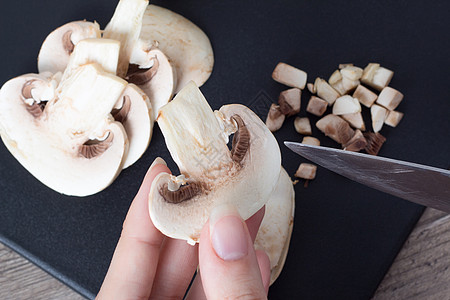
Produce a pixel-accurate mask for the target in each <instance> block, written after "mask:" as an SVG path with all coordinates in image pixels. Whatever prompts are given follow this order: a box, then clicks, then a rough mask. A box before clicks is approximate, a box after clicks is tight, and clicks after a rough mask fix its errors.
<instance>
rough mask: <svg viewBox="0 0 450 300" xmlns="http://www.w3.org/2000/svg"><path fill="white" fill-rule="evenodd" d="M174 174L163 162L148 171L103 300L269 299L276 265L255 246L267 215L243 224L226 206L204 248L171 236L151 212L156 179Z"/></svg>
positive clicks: (208, 228) (205, 233)
mask: <svg viewBox="0 0 450 300" xmlns="http://www.w3.org/2000/svg"><path fill="white" fill-rule="evenodd" d="M161 172H168V173H169V172H170V171H169V169H168V168H167V166H166V164H165V162H164V161H163V160H162V159H156V160H155V161H154V163H153V164H152V166H151V167H150V169H149V170H148V172H147V174H146V176H145V178H144V181H143V183H142V185H141V188H140V189H139V191H138V193H137V195H136V197H135V198H134V200H133V202H132V204H131V206H130V209H129V211H128V214H127V217H126V219H125V222H124V224H123V229H122V234H121V236H120V239H119V241H118V243H117V247H116V250H115V252H114V256H113V258H112V261H111V264H110V267H109V270H108V273H107V274H106V277H105V279H104V282H103V284H102V287H101V289H100V292H99V294H98V295H97V299H149V298H150V299H183V297H184V296H185V294H186V290H187V289H188V287H189V284H190V282H191V280H192V277H193V275H194V273H195V271H196V269H197V266H199V269H200V273H201V276H199V275H198V274H197V276H196V278H195V280H194V282H193V284H192V286H191V288H190V290H189V293H188V295H187V297H186V298H187V299H234V298H240V299H241V298H244V299H247V298H248V299H265V298H267V291H268V287H269V278H270V262H269V258H268V257H267V255H266V254H265V253H264V252H263V251H255V250H254V248H253V241H254V239H255V237H256V233H257V231H258V228H259V225H260V224H261V221H262V218H263V216H264V209H261V210H260V211H259V212H257V213H256V214H255V215H254V216H252V217H251V218H250V219H248V220H247V221H246V222H243V221H242V219H241V218H240V216H239V215H238V214H237V212H236V210H235V209H233V208H232V207H228V206H220V207H218V208H217V209H215V210H214V211H213V212H212V213H211V217H210V220H209V221H208V222H207V224H205V226H204V228H203V230H202V233H201V237H200V243H199V245H196V246H190V245H188V244H187V243H186V242H185V241H183V240H175V239H171V238H168V237H165V236H164V235H163V234H162V233H161V232H160V231H159V230H158V229H156V228H155V226H154V225H153V223H152V221H151V219H150V217H149V213H148V194H149V191H150V187H151V183H152V181H153V179H154V178H155V177H156V176H157V175H158V174H159V173H161Z"/></svg>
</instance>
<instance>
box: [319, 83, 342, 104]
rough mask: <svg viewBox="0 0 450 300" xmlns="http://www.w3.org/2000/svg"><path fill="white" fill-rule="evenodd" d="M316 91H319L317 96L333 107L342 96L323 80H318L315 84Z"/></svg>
mask: <svg viewBox="0 0 450 300" xmlns="http://www.w3.org/2000/svg"><path fill="white" fill-rule="evenodd" d="M314 89H315V90H316V91H317V96H319V97H320V98H322V99H323V100H325V101H327V102H328V105H332V104H333V103H334V101H336V99H337V98H339V97H340V96H341V95H340V94H339V93H338V92H337V91H336V90H335V89H334V88H332V87H331V85H329V84H328V82H326V81H325V80H323V79H322V78H316V81H315V82H314Z"/></svg>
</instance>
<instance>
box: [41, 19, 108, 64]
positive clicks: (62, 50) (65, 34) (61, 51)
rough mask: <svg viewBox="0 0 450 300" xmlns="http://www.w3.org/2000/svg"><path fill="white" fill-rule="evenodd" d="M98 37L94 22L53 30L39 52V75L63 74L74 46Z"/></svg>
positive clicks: (78, 23) (71, 23) (98, 33)
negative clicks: (48, 73) (44, 73)
mask: <svg viewBox="0 0 450 300" xmlns="http://www.w3.org/2000/svg"><path fill="white" fill-rule="evenodd" d="M100 36H101V32H100V26H99V25H98V24H97V23H96V22H94V23H93V22H88V21H75V22H70V23H68V24H65V25H63V26H61V27H59V28H57V29H55V30H54V31H53V32H51V33H50V34H49V35H48V36H47V38H46V39H45V41H44V43H43V44H42V47H41V50H40V52H39V56H38V70H39V73H42V72H51V73H57V72H64V70H65V68H66V66H67V63H68V62H69V57H70V54H72V51H73V48H74V46H75V45H76V44H78V42H79V41H81V40H84V39H87V38H100Z"/></svg>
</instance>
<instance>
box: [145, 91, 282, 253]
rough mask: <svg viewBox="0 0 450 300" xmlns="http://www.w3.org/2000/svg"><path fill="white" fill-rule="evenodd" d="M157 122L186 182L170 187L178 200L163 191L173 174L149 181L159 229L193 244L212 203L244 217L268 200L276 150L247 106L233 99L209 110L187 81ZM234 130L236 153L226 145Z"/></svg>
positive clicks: (276, 172) (275, 169)
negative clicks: (229, 204)
mask: <svg viewBox="0 0 450 300" xmlns="http://www.w3.org/2000/svg"><path fill="white" fill-rule="evenodd" d="M157 121H158V123H159V127H160V128H161V131H162V133H163V135H164V138H165V140H166V145H167V147H168V149H169V152H170V153H171V155H172V158H173V159H174V160H175V162H176V164H177V165H178V167H179V169H180V172H181V173H182V174H183V175H185V177H186V185H182V186H181V187H180V188H179V189H178V190H175V191H172V192H174V193H176V194H180V195H181V196H177V197H180V198H182V199H183V201H182V202H179V203H177V204H175V203H171V202H170V199H168V198H167V197H166V196H165V195H166V192H165V189H166V187H168V186H169V182H170V181H173V180H174V179H173V176H171V175H170V174H166V173H162V174H160V175H158V176H157V177H156V178H155V180H154V181H153V184H152V187H151V190H150V196H149V210H150V216H151V218H152V221H153V224H155V226H156V227H157V228H158V229H159V230H160V231H161V232H162V233H164V234H165V235H167V236H170V237H172V238H178V239H184V240H186V241H188V243H190V244H194V243H196V242H198V238H199V237H200V231H201V229H202V227H203V225H204V224H205V222H206V221H207V219H208V217H209V214H210V211H211V209H212V208H213V207H214V206H215V205H219V204H222V203H231V204H233V205H234V206H235V207H236V208H237V210H238V211H239V214H240V215H241V216H242V217H243V218H244V219H247V218H249V217H250V216H252V215H253V214H254V213H255V212H257V211H258V210H259V209H260V208H261V207H262V206H263V205H264V204H265V203H266V202H267V201H268V198H269V195H270V194H271V193H272V191H273V189H274V188H275V186H276V183H277V181H278V177H279V175H280V168H281V156H280V149H279V147H278V143H277V141H276V139H275V138H274V136H273V135H272V133H271V132H270V131H269V130H268V129H267V127H266V126H265V125H264V123H263V122H262V121H261V120H260V119H259V117H258V116H257V115H256V114H254V113H253V112H252V111H251V110H250V109H248V108H246V107H245V106H242V105H237V104H234V105H226V106H223V107H222V108H221V109H220V110H219V111H217V112H216V113H213V111H212V110H211V108H210V107H209V105H208V103H207V101H206V99H205V98H204V97H203V95H202V94H201V92H200V90H199V89H198V88H197V86H196V85H195V83H193V82H191V83H189V84H188V85H187V86H186V87H185V88H184V89H182V90H181V91H180V92H179V93H178V94H177V96H176V97H175V98H174V100H172V101H171V102H169V103H168V104H167V105H165V106H164V107H163V108H162V109H161V111H160V113H159V116H158V120H157ZM232 132H235V136H236V133H237V134H238V136H239V138H237V139H236V140H235V142H234V145H233V149H239V150H238V152H239V155H236V150H231V151H230V150H229V149H228V146H227V143H228V135H229V134H230V133H232ZM232 154H233V155H232ZM193 185H194V186H195V188H192V187H191V186H193ZM186 188H187V189H189V190H188V191H186V192H185V191H184V190H185V189H186Z"/></svg>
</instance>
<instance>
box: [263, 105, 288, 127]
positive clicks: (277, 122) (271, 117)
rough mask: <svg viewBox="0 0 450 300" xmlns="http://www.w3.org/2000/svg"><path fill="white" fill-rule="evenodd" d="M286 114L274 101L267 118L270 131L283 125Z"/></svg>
mask: <svg viewBox="0 0 450 300" xmlns="http://www.w3.org/2000/svg"><path fill="white" fill-rule="evenodd" d="M285 119H286V116H285V115H284V114H283V113H282V112H281V108H280V106H279V105H276V104H275V103H272V105H270V108H269V113H268V114H267V118H266V126H267V128H269V130H270V131H272V132H275V131H277V130H278V129H280V128H281V126H283V123H284V120H285Z"/></svg>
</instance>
